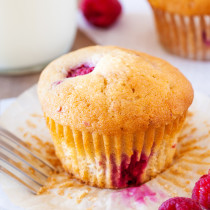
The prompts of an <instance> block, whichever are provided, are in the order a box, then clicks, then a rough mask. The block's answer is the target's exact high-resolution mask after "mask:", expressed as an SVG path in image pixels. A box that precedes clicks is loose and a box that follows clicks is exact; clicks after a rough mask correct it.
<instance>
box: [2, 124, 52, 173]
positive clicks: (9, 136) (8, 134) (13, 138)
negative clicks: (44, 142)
mask: <svg viewBox="0 0 210 210" xmlns="http://www.w3.org/2000/svg"><path fill="white" fill-rule="evenodd" d="M0 135H2V136H3V137H5V138H7V139H9V140H10V141H12V142H13V143H15V144H16V145H19V146H20V147H21V148H22V149H24V150H25V151H27V152H28V153H30V154H31V155H32V156H34V157H35V158H36V159H38V160H39V161H41V162H42V163H44V164H45V165H46V166H48V167H49V168H50V169H51V170H53V171H54V170H55V168H54V167H53V166H52V165H51V164H50V163H48V162H47V161H45V160H44V159H42V158H40V157H39V156H38V155H36V154H34V152H32V151H31V150H29V149H28V147H27V144H26V143H25V142H23V141H22V140H21V139H19V138H18V137H17V136H15V135H13V134H12V133H11V132H9V131H7V130H5V129H4V128H2V127H0Z"/></svg>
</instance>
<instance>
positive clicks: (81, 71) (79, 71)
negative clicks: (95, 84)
mask: <svg viewBox="0 0 210 210" xmlns="http://www.w3.org/2000/svg"><path fill="white" fill-rule="evenodd" d="M94 68H95V67H94V66H89V65H86V64H82V65H81V66H79V67H76V68H73V69H70V71H68V73H67V76H66V77H67V78H70V77H77V76H81V75H85V74H89V73H90V72H92V71H93V70H94Z"/></svg>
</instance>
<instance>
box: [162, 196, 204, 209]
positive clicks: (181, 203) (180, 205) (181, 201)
mask: <svg viewBox="0 0 210 210" xmlns="http://www.w3.org/2000/svg"><path fill="white" fill-rule="evenodd" d="M158 210H202V209H201V207H200V206H199V204H198V203H196V202H195V201H193V200H192V199H191V198H183V197H175V198H171V199H169V200H167V201H165V202H164V203H162V205H161V206H160V207H159V209H158Z"/></svg>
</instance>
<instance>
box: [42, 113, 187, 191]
mask: <svg viewBox="0 0 210 210" xmlns="http://www.w3.org/2000/svg"><path fill="white" fill-rule="evenodd" d="M185 116H186V113H185V114H183V116H181V117H179V118H177V119H176V120H174V121H173V122H172V123H171V124H168V125H165V126H163V127H160V128H148V129H147V130H146V131H139V132H137V133H131V134H125V133H124V134H120V135H115V136H107V135H101V134H98V133H96V132H95V133H92V134H91V133H89V132H81V131H78V130H73V129H71V127H69V126H62V125H60V124H58V123H56V122H55V121H54V120H53V119H51V118H46V121H47V125H48V127H49V129H50V132H51V136H52V138H53V141H54V145H55V149H56V154H57V156H58V158H59V159H60V160H61V162H62V164H63V167H64V168H65V170H66V171H68V172H69V173H71V174H72V175H73V176H74V177H75V178H77V179H80V180H82V181H83V182H85V183H87V184H89V185H92V186H97V187H101V188H124V187H128V186H137V185H140V184H142V183H144V182H146V181H148V180H149V179H151V177H154V176H156V175H157V174H158V173H160V172H161V171H163V170H164V169H165V168H167V167H168V166H169V165H170V164H171V163H172V161H173V156H174V153H175V148H176V143H177V137H178V133H179V131H180V129H181V127H182V125H183V122H184V119H185Z"/></svg>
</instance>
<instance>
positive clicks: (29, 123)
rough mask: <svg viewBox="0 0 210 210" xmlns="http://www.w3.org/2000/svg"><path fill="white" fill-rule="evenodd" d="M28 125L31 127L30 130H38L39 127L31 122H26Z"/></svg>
mask: <svg viewBox="0 0 210 210" xmlns="http://www.w3.org/2000/svg"><path fill="white" fill-rule="evenodd" d="M26 124H27V125H28V127H30V128H36V127H37V126H36V125H35V124H34V123H32V122H31V121H30V120H26Z"/></svg>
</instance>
